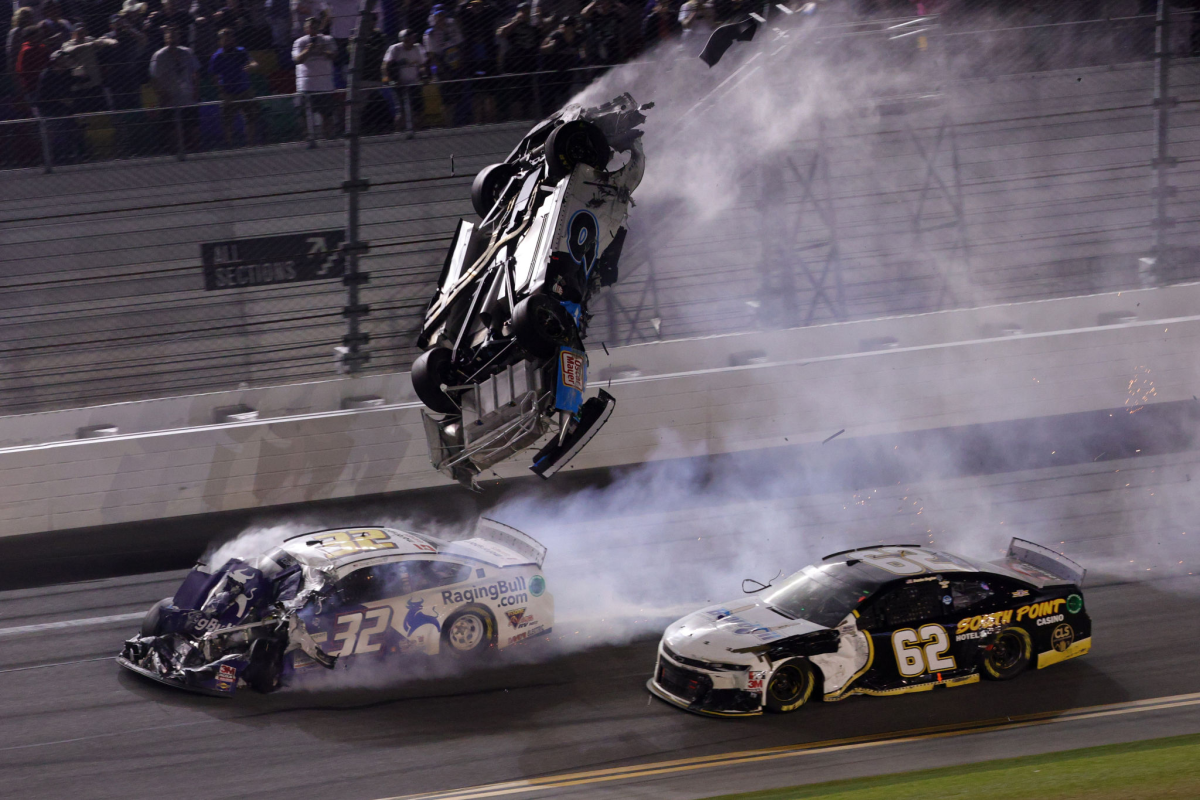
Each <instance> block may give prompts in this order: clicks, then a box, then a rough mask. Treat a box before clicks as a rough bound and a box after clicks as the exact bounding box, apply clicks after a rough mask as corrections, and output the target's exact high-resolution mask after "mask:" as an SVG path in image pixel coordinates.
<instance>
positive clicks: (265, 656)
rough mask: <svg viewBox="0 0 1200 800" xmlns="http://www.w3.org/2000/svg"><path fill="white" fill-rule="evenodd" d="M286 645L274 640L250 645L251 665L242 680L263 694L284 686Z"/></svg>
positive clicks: (247, 666)
mask: <svg viewBox="0 0 1200 800" xmlns="http://www.w3.org/2000/svg"><path fill="white" fill-rule="evenodd" d="M284 649H285V647H284V643H283V642H277V641H274V640H273V639H258V640H256V641H255V642H254V643H253V644H251V645H250V659H249V660H250V663H249V664H247V665H246V670H245V672H243V673H242V679H243V680H245V681H246V685H248V686H249V687H250V688H251V689H253V690H254V691H256V692H260V693H262V694H267V693H268V692H273V691H275V690H276V689H278V688H279V687H280V686H282V685H283V680H282V675H283V651H284Z"/></svg>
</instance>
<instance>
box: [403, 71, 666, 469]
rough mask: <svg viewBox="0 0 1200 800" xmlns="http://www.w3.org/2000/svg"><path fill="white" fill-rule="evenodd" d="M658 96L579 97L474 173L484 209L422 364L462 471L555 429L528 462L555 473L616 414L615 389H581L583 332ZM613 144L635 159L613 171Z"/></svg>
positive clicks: (452, 259) (430, 328) (431, 422)
mask: <svg viewBox="0 0 1200 800" xmlns="http://www.w3.org/2000/svg"><path fill="white" fill-rule="evenodd" d="M652 105H653V104H646V105H643V106H638V105H637V104H636V103H635V102H634V100H633V98H632V97H630V96H629V95H628V94H625V95H622V96H621V97H618V98H616V99H615V100H613V101H612V102H610V103H605V104H604V105H601V106H599V107H596V108H582V107H580V106H579V105H575V104H572V105H568V106H567V107H566V108H564V109H563V110H561V111H559V112H557V113H556V114H554V115H552V116H550V117H549V118H547V119H546V120H544V121H543V122H541V123H539V124H538V125H537V126H535V127H534V128H533V129H532V130H531V131H530V132H529V134H528V135H526V136H525V138H524V139H523V140H522V141H521V143H520V144H519V145H517V147H516V149H515V150H513V152H512V153H511V154H510V155H509V156H508V158H507V159H506V160H505V161H504V162H503V163H500V164H493V165H491V166H490V167H487V168H486V169H484V170H483V171H482V172H480V173H479V175H478V176H477V177H476V178H475V182H474V184H473V185H472V187H471V202H472V204H473V205H474V208H475V212H476V213H477V214H479V216H480V217H481V218H482V219H481V221H480V222H477V223H472V222H467V221H466V220H461V221H460V222H459V224H458V229H457V230H456V231H455V234H454V239H453V241H452V242H451V244H450V250H449V252H448V253H447V254H446V261H445V264H444V266H443V267H442V273H441V277H440V278H439V279H438V288H437V292H436V293H435V294H434V296H433V299H432V300H431V301H430V304H429V307H428V309H427V310H426V312H425V320H424V324H423V326H422V330H421V333H420V336H419V337H418V339H417V344H418V346H419V347H421V348H422V349H424V350H425V352H424V353H422V354H421V355H420V357H418V358H417V360H416V362H415V363H414V364H413V367H412V381H413V388H414V389H415V390H416V393H417V397H419V398H420V399H421V402H422V403H424V404H425V405H426V406H427V407H428V409H429V411H432V412H434V413H435V414H438V415H441V416H433V415H431V414H429V413H425V414H424V420H425V433H426V438H427V440H428V443H429V454H430V460H431V461H432V462H433V466H434V468H435V469H437V470H440V471H441V472H443V473H445V474H446V475H448V476H450V477H452V478H454V479H455V480H457V481H459V482H460V483H463V484H464V485H468V486H473V485H474V480H475V477H476V476H477V475H478V474H479V473H480V472H482V471H483V470H485V469H488V468H490V467H492V466H494V465H495V464H498V463H499V462H501V461H504V460H505V459H508V458H511V457H512V456H514V455H516V454H517V453H519V452H520V451H521V450H524V449H526V448H528V447H530V446H532V445H533V444H534V443H536V442H537V441H538V440H539V439H540V438H542V437H543V436H544V435H545V434H547V433H549V432H551V431H552V430H553V432H554V433H555V434H556V436H555V437H554V438H553V439H551V440H550V441H549V442H548V443H547V444H546V445H545V446H544V447H543V448H542V449H541V450H540V451H539V452H538V454H537V455H536V457H535V458H534V461H533V465H532V466H531V469H532V470H533V471H534V472H535V473H537V474H538V475H541V476H542V477H544V478H548V477H550V476H551V475H553V474H554V473H555V472H557V471H558V470H559V469H561V468H562V467H563V466H564V465H565V464H566V463H567V462H568V461H569V460H570V459H571V458H573V457H574V456H575V454H576V453H577V452H579V450H580V449H581V448H582V447H583V446H584V445H585V444H587V443H588V441H590V440H591V438H592V437H593V436H595V435H596V433H597V432H598V431H599V429H600V427H601V426H602V425H603V424H604V423H605V422H606V421H607V420H608V418H609V416H611V415H612V411H613V407H614V405H615V401H614V400H613V398H612V397H611V396H610V395H609V394H607V393H606V392H603V391H601V392H600V393H599V395H598V396H597V397H594V398H592V399H590V400H587V401H586V402H584V399H583V392H584V390H585V388H586V387H587V355H586V354H585V352H584V349H583V340H584V338H585V337H586V335H587V325H588V320H589V319H590V316H591V315H590V314H589V313H588V302H589V300H590V299H591V297H592V295H593V294H594V293H595V292H596V291H598V290H599V289H600V287H602V286H608V285H611V284H612V283H615V282H616V280H617V261H618V259H619V258H620V256H621V248H622V247H623V245H624V243H625V234H626V218H627V216H628V210H629V206H630V204H631V203H632V198H631V195H632V193H633V191H634V189H636V188H637V186H638V184H639V183H640V182H641V180H642V174H643V172H644V170H645V158H644V156H643V153H642V144H641V141H640V137H641V135H642V131H640V130H637V126H638V125H640V124H641V123H643V122H645V120H646V118H645V116H643V114H642V113H641V112H642V111H644V110H646V109H648V108H650V107H652ZM614 152H616V153H627V154H628V160H626V161H625V163H624V164H623V165H621V166H619V167H615V168H614V169H613V170H612V171H608V170H607V167H608V166H609V163H610V161H612V160H613V154H614ZM619 158H620V157H618V159H619Z"/></svg>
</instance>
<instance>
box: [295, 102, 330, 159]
mask: <svg viewBox="0 0 1200 800" xmlns="http://www.w3.org/2000/svg"><path fill="white" fill-rule="evenodd" d="M300 113H301V114H303V115H304V129H305V131H307V136H308V149H309V150H312V149H313V148H315V147H316V146H317V120H316V117H315V116H313V107H312V95H311V94H309V93H308V92H300ZM326 124H329V123H326Z"/></svg>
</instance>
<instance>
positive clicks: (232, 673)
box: [220, 664, 237, 678]
mask: <svg viewBox="0 0 1200 800" xmlns="http://www.w3.org/2000/svg"><path fill="white" fill-rule="evenodd" d="M220 674H221V675H222V676H227V677H230V678H236V677H237V670H236V669H234V668H233V667H232V666H230V665H229V664H222V665H221V672H220Z"/></svg>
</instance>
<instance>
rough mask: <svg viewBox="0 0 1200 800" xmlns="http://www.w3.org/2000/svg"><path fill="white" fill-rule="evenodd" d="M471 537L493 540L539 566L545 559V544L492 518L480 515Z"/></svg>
mask: <svg viewBox="0 0 1200 800" xmlns="http://www.w3.org/2000/svg"><path fill="white" fill-rule="evenodd" d="M471 538H473V539H483V540H484V541H487V542H494V543H495V544H498V545H500V546H501V547H507V548H508V549H509V550H512V551H513V552H514V553H516V554H517V555H519V556H521V557H522V558H527V559H529V560H530V561H532V562H533V563H534V564H537V565H538V566H539V567H540V566H542V562H543V561H545V560H546V546H545V545H543V544H542V543H541V542H539V541H538V540H537V539H534V538H533V537H532V536H530V535H529V534H527V533H522V532H521V531H519V530H517V529H516V528H513V527H511V526H509V525H505V524H504V523H503V522H497V521H496V520H494V519H488V518H487V517H480V518H479V522H477V523H475V533H474V534H473V535H472V537H471Z"/></svg>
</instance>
